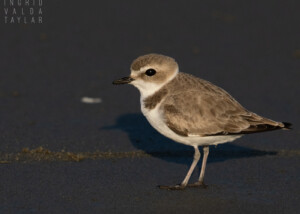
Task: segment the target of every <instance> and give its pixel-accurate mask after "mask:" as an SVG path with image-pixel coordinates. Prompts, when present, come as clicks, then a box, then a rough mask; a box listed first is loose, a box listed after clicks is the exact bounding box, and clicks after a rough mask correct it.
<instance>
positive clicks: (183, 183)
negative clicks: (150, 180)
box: [159, 146, 201, 190]
mask: <svg viewBox="0 0 300 214" xmlns="http://www.w3.org/2000/svg"><path fill="white" fill-rule="evenodd" d="M194 149H195V153H194V160H193V163H192V165H191V167H190V169H189V171H188V173H187V174H186V176H185V178H184V180H183V181H182V182H181V184H177V185H175V186H159V188H160V189H168V190H182V189H184V188H185V187H186V186H187V184H188V182H189V179H190V177H191V175H192V173H193V171H194V169H195V167H196V165H197V163H198V161H199V159H200V156H201V154H200V152H199V149H198V146H195V147H194Z"/></svg>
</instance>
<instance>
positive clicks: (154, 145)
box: [102, 114, 276, 165]
mask: <svg viewBox="0 0 300 214" xmlns="http://www.w3.org/2000/svg"><path fill="white" fill-rule="evenodd" d="M102 129H109V130H113V129H119V130H122V131H124V132H127V134H128V136H129V138H130V141H131V143H132V144H133V146H134V147H136V148H137V149H138V150H142V151H144V152H146V153H147V154H150V155H151V156H153V157H157V158H161V159H163V160H165V161H171V162H175V163H180V164H186V165H190V164H191V162H192V157H193V154H194V149H193V147H191V146H186V145H183V144H179V143H175V142H174V141H172V140H170V139H168V138H166V137H164V136H162V135H161V134H160V133H158V132H157V131H156V130H155V129H154V128H152V127H151V125H150V124H149V123H148V121H147V120H146V118H145V117H144V116H143V115H142V114H124V115H121V116H120V117H119V118H117V120H116V123H115V124H114V125H112V126H107V127H102ZM265 155H276V152H273V151H271V152H270V151H260V150H256V149H251V148H246V147H243V146H237V145H234V144H231V143H225V144H220V145H218V146H217V147H216V146H210V154H209V157H208V163H213V162H220V161H225V160H229V159H238V158H248V157H256V156H265Z"/></svg>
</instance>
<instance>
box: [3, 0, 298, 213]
mask: <svg viewBox="0 0 300 214" xmlns="http://www.w3.org/2000/svg"><path fill="white" fill-rule="evenodd" d="M2 7H3V1H1V11H3V8H2ZM42 9H43V16H42V17H43V24H27V25H25V24H4V13H3V12H2V13H0V14H1V17H0V18H1V22H0V65H1V67H0V156H1V160H2V161H1V162H0V163H1V164H0V168H1V174H0V212H1V213H101V212H103V213H125V212H128V213H129V212H130V213H140V212H143V213H162V212H167V213H168V212H172V213H195V212H196V213H253V212H255V213H299V208H300V207H299V194H300V191H299V190H300V183H299V175H300V174H299V157H300V155H299V154H300V144H299V136H300V132H299V129H298V125H297V124H299V122H300V116H299V109H300V101H299V94H300V87H299V82H300V39H299V38H300V27H299V26H300V25H299V22H300V13H299V10H300V3H299V1H292V0H290V1H275V0H272V1H271V0H270V1H238V0H231V1H222V0H220V1H211V0H210V1H171V0H168V1H157V0H152V1H120V0H119V1H96V0H91V1H79V0H72V1H55V0H51V1H50V0H44V1H43V7H42ZM152 52H154V53H161V54H165V55H169V56H171V57H174V58H175V59H176V60H177V62H178V63H179V66H180V70H181V71H183V72H187V73H191V74H194V75H196V76H198V77H201V78H204V79H207V80H209V81H211V82H213V83H215V84H217V85H218V86H221V87H222V88H224V89H226V90H227V91H228V92H230V93H231V94H232V95H233V96H234V97H235V98H236V99H237V100H238V101H240V103H241V104H243V105H244V106H245V107H246V108H248V109H249V110H251V111H254V112H256V113H258V114H260V115H263V116H266V117H269V118H271V119H274V120H278V121H288V122H292V123H293V124H294V129H293V130H292V131H286V132H285V131H276V132H269V133H262V134H256V135H250V136H246V137H243V138H241V139H239V140H237V141H235V142H234V143H231V144H224V145H219V146H218V147H217V148H216V149H215V148H213V151H212V152H211V153H210V156H209V163H208V166H207V174H206V183H207V184H208V185H209V188H208V189H205V190H203V189H187V190H185V191H179V192H178V191H176V192H173V191H163V190H159V189H158V188H156V185H157V184H176V183H179V182H180V181H181V180H182V179H183V178H184V175H185V173H186V171H187V170H188V167H189V165H190V163H191V161H192V153H191V151H192V150H191V149H190V148H189V147H186V146H183V145H179V144H176V143H173V142H172V141H170V140H168V139H166V138H164V137H162V136H160V135H159V134H158V133H157V132H156V131H155V130H154V129H152V128H151V127H150V125H148V123H147V121H146V120H145V119H144V118H143V116H142V115H141V113H140V105H139V93H138V91H137V90H136V89H135V88H133V87H132V86H120V87H116V86H113V85H112V84H111V82H112V81H113V80H114V79H118V78H120V77H123V76H127V75H128V74H129V72H130V70H129V67H130V64H131V62H132V60H133V59H135V58H136V57H137V56H139V55H143V54H147V53H152ZM84 96H87V97H100V98H101V99H102V102H101V103H99V104H85V103H82V102H81V98H82V97H84ZM38 147H42V148H44V149H48V150H49V151H50V152H52V153H55V152H60V151H62V150H63V152H65V151H67V152H72V154H73V153H74V154H75V155H78V154H80V153H83V152H90V153H93V152H106V153H105V154H108V152H111V154H113V156H114V157H113V158H110V157H106V158H94V159H90V158H89V157H87V158H83V160H82V161H80V162H74V161H68V160H67V161H65V160H61V159H60V158H57V157H58V156H57V157H56V158H52V159H50V160H40V159H37V158H35V156H31V155H28V156H26V157H25V158H24V159H22V161H20V160H19V159H18V158H15V157H18V154H19V153H20V152H21V151H22V150H23V151H24V149H26V148H28V149H29V150H33V149H35V148H38ZM139 151H142V154H143V155H142V157H135V155H134V154H136V153H135V152H137V153H138V154H139ZM125 152H129V153H130V154H131V155H130V157H125V158H124V157H123V158H121V157H118V155H120V156H122V154H125ZM43 154H44V153H42V155H43ZM146 154H148V155H146ZM42 159H43V158H42ZM196 171H197V173H198V171H199V169H197V170H196ZM197 173H195V175H193V177H192V181H194V180H195V179H196V178H197V176H198V175H197Z"/></svg>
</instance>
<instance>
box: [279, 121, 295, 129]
mask: <svg viewBox="0 0 300 214" xmlns="http://www.w3.org/2000/svg"><path fill="white" fill-rule="evenodd" d="M282 123H283V125H284V127H282V129H285V130H291V129H292V127H291V126H292V125H293V124H291V123H288V122H282Z"/></svg>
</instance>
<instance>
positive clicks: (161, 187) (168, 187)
mask: <svg viewBox="0 0 300 214" xmlns="http://www.w3.org/2000/svg"><path fill="white" fill-rule="evenodd" d="M158 187H159V188H160V189H166V190H184V189H185V187H186V185H182V184H177V185H175V186H163V185H159V186H158Z"/></svg>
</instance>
